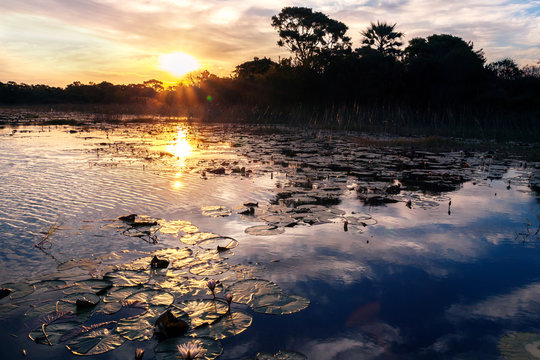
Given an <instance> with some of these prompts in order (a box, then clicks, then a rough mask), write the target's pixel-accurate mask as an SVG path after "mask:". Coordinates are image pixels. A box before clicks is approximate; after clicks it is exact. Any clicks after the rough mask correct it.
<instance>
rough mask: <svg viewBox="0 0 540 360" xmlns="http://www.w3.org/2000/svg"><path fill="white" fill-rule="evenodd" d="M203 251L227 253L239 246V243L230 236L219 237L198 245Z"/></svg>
mask: <svg viewBox="0 0 540 360" xmlns="http://www.w3.org/2000/svg"><path fill="white" fill-rule="evenodd" d="M197 245H198V246H200V247H201V248H203V249H207V250H218V251H226V250H231V249H234V248H235V247H237V246H238V241H236V240H235V239H233V238H231V237H228V236H218V237H215V238H210V239H206V240H202V241H200V242H198V243H197Z"/></svg>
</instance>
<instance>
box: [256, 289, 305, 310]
mask: <svg viewBox="0 0 540 360" xmlns="http://www.w3.org/2000/svg"><path fill="white" fill-rule="evenodd" d="M308 305H309V300H308V299H306V298H304V297H302V296H298V295H287V294H282V293H281V294H279V293H276V294H268V295H263V296H254V297H253V298H252V300H251V301H250V302H249V306H250V307H251V308H252V309H253V310H254V311H256V312H260V313H264V314H274V315H284V314H292V313H295V312H298V311H301V310H304V309H305V308H307V307H308Z"/></svg>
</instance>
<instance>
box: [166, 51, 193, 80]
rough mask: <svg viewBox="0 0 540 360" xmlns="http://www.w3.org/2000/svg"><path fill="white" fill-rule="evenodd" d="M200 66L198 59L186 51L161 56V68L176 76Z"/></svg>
mask: <svg viewBox="0 0 540 360" xmlns="http://www.w3.org/2000/svg"><path fill="white" fill-rule="evenodd" d="M199 67H200V64H199V62H198V61H197V59H195V58H194V57H193V56H191V55H189V54H186V53H181V52H176V53H170V54H163V55H161V56H160V57H159V68H160V69H162V70H165V71H167V72H170V73H171V74H173V75H176V76H183V75H185V74H187V73H188V72H191V71H195V70H197V69H198V68H199Z"/></svg>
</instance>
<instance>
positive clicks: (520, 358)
mask: <svg viewBox="0 0 540 360" xmlns="http://www.w3.org/2000/svg"><path fill="white" fill-rule="evenodd" d="M498 347H499V351H500V352H501V354H502V355H503V356H504V357H505V358H506V359H508V360H532V359H540V334H533V333H524V332H516V333H511V334H507V335H504V336H503V337H501V339H500V340H499V345H498Z"/></svg>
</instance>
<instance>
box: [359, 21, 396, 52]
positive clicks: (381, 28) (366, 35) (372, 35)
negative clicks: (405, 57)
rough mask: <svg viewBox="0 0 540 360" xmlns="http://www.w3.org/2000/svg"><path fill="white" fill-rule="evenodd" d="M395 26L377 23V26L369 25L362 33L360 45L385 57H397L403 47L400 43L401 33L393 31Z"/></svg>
mask: <svg viewBox="0 0 540 360" xmlns="http://www.w3.org/2000/svg"><path fill="white" fill-rule="evenodd" d="M395 27H396V24H394V25H389V24H387V23H381V22H379V21H377V24H375V23H371V25H370V27H369V28H367V29H366V30H365V31H362V33H361V34H362V36H363V39H362V44H364V45H365V46H366V47H369V48H371V49H374V50H376V51H377V52H379V53H381V54H383V55H385V56H394V57H395V56H399V55H400V54H401V50H400V49H399V47H400V46H401V45H403V43H402V42H401V41H400V40H401V38H402V37H403V33H402V32H397V31H394V29H395Z"/></svg>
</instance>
